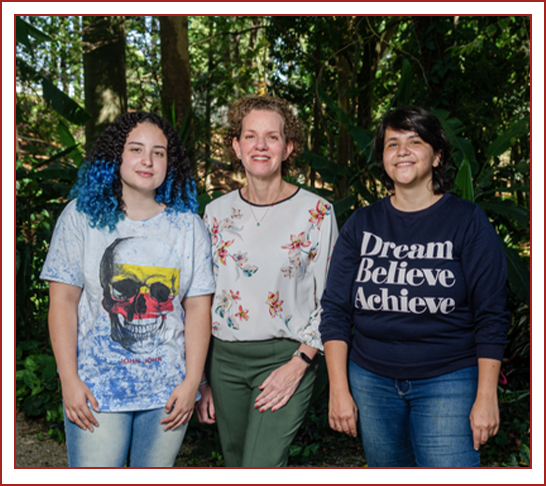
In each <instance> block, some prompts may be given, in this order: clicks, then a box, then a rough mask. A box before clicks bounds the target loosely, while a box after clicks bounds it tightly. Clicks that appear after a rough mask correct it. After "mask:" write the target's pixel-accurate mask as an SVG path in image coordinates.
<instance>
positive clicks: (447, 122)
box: [431, 109, 480, 174]
mask: <svg viewBox="0 0 546 486" xmlns="http://www.w3.org/2000/svg"><path fill="white" fill-rule="evenodd" d="M431 113H432V114H433V115H434V116H436V117H437V118H438V119H439V120H440V123H441V124H442V127H443V128H444V131H445V132H446V137H447V140H448V142H449V143H450V144H451V146H452V147H453V148H454V149H455V151H456V153H455V154H454V155H455V158H456V162H459V163H458V164H457V165H460V164H462V162H463V161H464V159H465V157H466V158H467V159H468V162H469V163H470V167H471V168H472V173H473V174H475V173H476V172H478V170H479V167H480V166H479V164H478V161H477V160H476V153H475V152H474V147H473V145H472V144H471V143H470V142H469V141H468V140H466V139H464V138H462V137H458V136H457V134H458V133H459V132H460V131H461V130H462V129H463V128H464V125H463V124H462V122H461V121H460V120H459V119H458V118H455V117H451V118H450V117H449V112H448V111H446V110H441V109H433V110H431ZM457 159H458V160H457Z"/></svg>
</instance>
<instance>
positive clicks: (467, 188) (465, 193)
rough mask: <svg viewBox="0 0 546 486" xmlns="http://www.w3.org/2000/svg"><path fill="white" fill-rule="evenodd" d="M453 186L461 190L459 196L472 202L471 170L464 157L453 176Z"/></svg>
mask: <svg viewBox="0 0 546 486" xmlns="http://www.w3.org/2000/svg"><path fill="white" fill-rule="evenodd" d="M455 186H456V187H458V188H459V190H460V191H461V197H462V198H464V199H468V200H469V201H472V202H474V184H473V183H472V170H471V169H470V163H469V162H468V159H467V158H466V157H465V158H464V159H463V163H462V164H461V166H460V167H459V170H458V172H457V176H456V177H455Z"/></svg>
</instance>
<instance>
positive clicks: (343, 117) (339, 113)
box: [317, 84, 354, 128]
mask: <svg viewBox="0 0 546 486" xmlns="http://www.w3.org/2000/svg"><path fill="white" fill-rule="evenodd" d="M317 91H318V94H319V96H320V99H321V100H322V101H324V103H326V106H327V107H328V108H330V109H331V110H332V111H333V112H334V113H335V114H336V117H337V119H338V121H339V122H340V123H341V124H342V125H344V126H346V127H348V128H351V127H352V126H354V123H353V121H352V120H351V119H350V118H349V115H347V113H345V112H344V111H343V110H342V109H341V107H340V106H339V105H338V104H337V103H336V102H335V101H334V100H333V99H332V98H330V96H329V95H328V94H327V93H326V91H324V89H323V88H322V86H321V85H320V84H319V85H318V86H317Z"/></svg>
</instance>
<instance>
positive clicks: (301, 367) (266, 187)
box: [197, 96, 338, 467]
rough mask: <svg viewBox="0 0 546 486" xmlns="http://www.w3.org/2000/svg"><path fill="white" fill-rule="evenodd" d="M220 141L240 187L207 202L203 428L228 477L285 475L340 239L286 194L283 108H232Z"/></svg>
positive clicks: (263, 101) (328, 217)
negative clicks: (208, 310) (210, 293)
mask: <svg viewBox="0 0 546 486" xmlns="http://www.w3.org/2000/svg"><path fill="white" fill-rule="evenodd" d="M228 123H229V130H228V132H227V134H226V137H225V139H224V143H225V146H226V148H227V151H228V153H229V156H230V157H231V159H232V160H233V161H237V160H239V161H240V162H241V164H242V166H243V168H244V171H245V175H246V180H247V184H246V185H245V186H244V187H243V188H241V189H239V190H236V191H233V192H230V193H229V194H226V195H224V196H223V197H221V198H219V199H216V200H215V201H213V202H211V203H210V204H209V205H208V206H207V208H206V210H205V216H204V219H205V224H206V225H207V227H208V229H209V231H210V234H211V239H212V253H213V267H214V273H215V278H216V296H215V298H214V302H213V306H212V323H213V324H212V335H213V339H212V341H213V343H212V348H211V356H210V369H209V376H208V381H209V382H210V386H209V383H206V380H203V383H202V386H201V387H200V391H201V394H202V396H203V398H202V399H201V400H200V401H199V402H198V404H197V416H198V418H199V420H200V421H201V422H205V423H214V422H215V421H216V422H217V424H218V430H219V434H220V442H221V444H222V450H223V455H224V459H225V465H226V466H227V467H274V466H286V464H287V461H288V452H289V448H290V444H291V442H292V440H293V438H294V436H295V435H296V432H297V431H298V428H299V426H300V425H301V423H302V421H303V418H304V416H305V413H306V410H307V407H308V405H309V401H310V398H311V393H312V390H313V384H314V381H315V376H316V372H317V360H316V359H315V356H316V355H317V353H318V352H319V351H322V344H321V339H320V335H319V332H318V326H319V323H320V313H321V308H320V304H319V303H320V298H321V296H322V292H323V290H324V286H325V282H326V272H327V268H328V263H329V260H330V255H331V253H332V250H333V246H334V242H335V240H336V238H337V235H338V230H337V226H336V220H335V216H334V210H333V207H332V205H331V204H330V203H329V202H328V201H326V200H325V199H322V198H321V197H319V196H317V195H315V194H312V193H310V192H308V191H305V190H303V189H301V188H298V187H297V186H295V185H293V184H290V183H288V182H286V181H285V180H284V179H283V175H286V173H287V171H288V168H289V166H290V163H291V162H292V161H293V160H294V159H296V158H297V157H298V155H299V154H300V153H301V152H302V142H301V128H300V125H299V122H298V120H297V118H296V117H295V116H294V114H293V113H292V110H291V109H290V107H289V106H288V104H287V103H286V102H285V101H284V100H282V99H279V98H275V97H271V96H260V97H258V96H254V97H249V98H243V99H240V100H238V101H237V102H236V103H235V104H234V105H233V106H232V107H231V109H230V110H229V113H228Z"/></svg>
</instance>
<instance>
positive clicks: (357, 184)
mask: <svg viewBox="0 0 546 486" xmlns="http://www.w3.org/2000/svg"><path fill="white" fill-rule="evenodd" d="M352 186H353V187H354V189H355V190H356V192H357V193H358V194H360V196H362V197H363V198H364V199H365V200H366V201H367V202H369V203H370V204H371V203H373V202H375V200H376V198H375V197H374V195H373V194H372V193H371V192H370V191H369V190H368V188H367V187H366V186H365V185H364V183H363V182H362V181H361V180H360V179H357V180H356V181H354V182H353V184H352Z"/></svg>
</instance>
